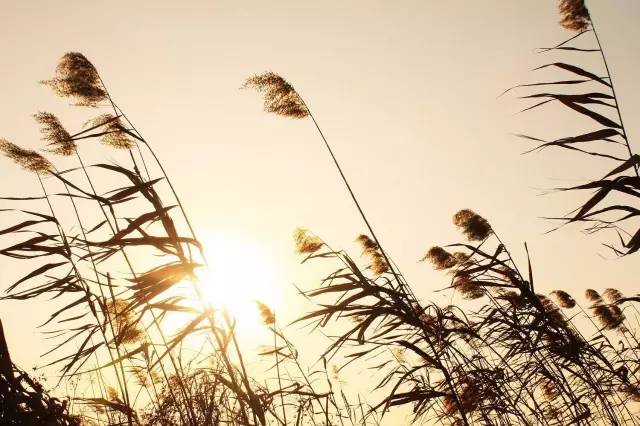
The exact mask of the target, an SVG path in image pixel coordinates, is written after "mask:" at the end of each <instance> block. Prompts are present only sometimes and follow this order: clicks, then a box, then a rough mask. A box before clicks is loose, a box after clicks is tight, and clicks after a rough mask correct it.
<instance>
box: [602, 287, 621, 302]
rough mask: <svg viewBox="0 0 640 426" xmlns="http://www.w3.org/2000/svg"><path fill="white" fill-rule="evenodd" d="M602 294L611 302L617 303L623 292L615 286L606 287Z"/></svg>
mask: <svg viewBox="0 0 640 426" xmlns="http://www.w3.org/2000/svg"><path fill="white" fill-rule="evenodd" d="M602 294H603V295H604V297H605V298H606V299H607V300H608V301H609V303H616V302H617V301H618V300H620V299H622V292H621V291H620V290H617V289H615V288H606V289H605V290H604V291H603V292H602Z"/></svg>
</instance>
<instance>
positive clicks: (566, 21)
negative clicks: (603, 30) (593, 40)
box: [558, 0, 591, 31]
mask: <svg viewBox="0 0 640 426" xmlns="http://www.w3.org/2000/svg"><path fill="white" fill-rule="evenodd" d="M558 9H559V11H560V16H561V17H562V19H561V20H560V25H562V26H563V27H564V28H566V29H568V30H572V31H584V30H586V29H587V28H589V23H590V22H591V17H590V16H589V10H588V9H587V6H586V5H585V3H584V0H560V3H559V4H558Z"/></svg>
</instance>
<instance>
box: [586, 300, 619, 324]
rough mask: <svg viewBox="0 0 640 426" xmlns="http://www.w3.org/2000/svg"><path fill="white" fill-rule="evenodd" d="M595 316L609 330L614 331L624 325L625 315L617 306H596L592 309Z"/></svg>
mask: <svg viewBox="0 0 640 426" xmlns="http://www.w3.org/2000/svg"><path fill="white" fill-rule="evenodd" d="M591 310H592V311H593V315H594V316H595V318H596V319H597V320H598V322H599V323H600V324H601V325H602V326H603V327H604V328H605V329H607V330H614V329H616V328H618V327H619V326H621V325H622V322H623V321H624V314H623V313H622V310H621V309H620V308H619V307H618V306H616V305H603V304H596V305H594V306H592V307H591Z"/></svg>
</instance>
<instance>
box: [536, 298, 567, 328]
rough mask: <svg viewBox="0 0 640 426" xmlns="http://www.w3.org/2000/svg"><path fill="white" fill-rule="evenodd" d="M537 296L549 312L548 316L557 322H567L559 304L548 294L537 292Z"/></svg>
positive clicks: (546, 311) (547, 312)
mask: <svg viewBox="0 0 640 426" xmlns="http://www.w3.org/2000/svg"><path fill="white" fill-rule="evenodd" d="M536 296H537V297H538V300H539V301H540V304H542V307H543V308H544V311H545V313H546V314H547V317H548V318H549V319H551V321H553V322H554V323H556V324H563V323H565V320H564V316H563V315H562V312H560V309H559V308H558V305H556V304H555V303H553V300H551V299H549V298H548V297H547V296H545V295H543V294H537V295H536Z"/></svg>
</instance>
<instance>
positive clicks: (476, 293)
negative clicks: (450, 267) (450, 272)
mask: <svg viewBox="0 0 640 426" xmlns="http://www.w3.org/2000/svg"><path fill="white" fill-rule="evenodd" d="M453 288H454V289H456V290H457V291H458V292H460V294H461V295H462V297H463V298H465V299H467V300H475V299H479V298H481V297H482V296H484V290H483V289H482V286H480V284H478V282H477V281H474V280H472V279H471V278H470V277H469V276H468V275H466V274H461V275H458V276H456V278H455V280H454V281H453Z"/></svg>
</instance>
